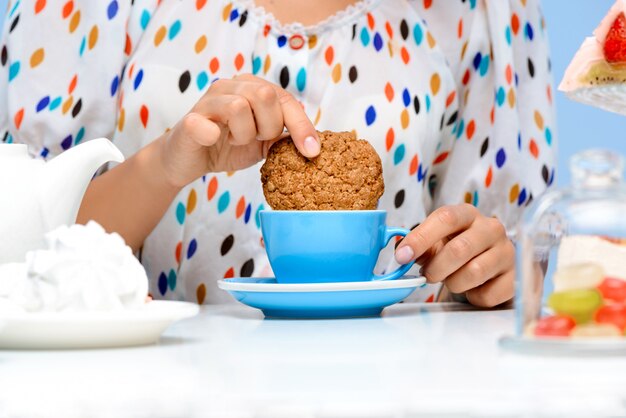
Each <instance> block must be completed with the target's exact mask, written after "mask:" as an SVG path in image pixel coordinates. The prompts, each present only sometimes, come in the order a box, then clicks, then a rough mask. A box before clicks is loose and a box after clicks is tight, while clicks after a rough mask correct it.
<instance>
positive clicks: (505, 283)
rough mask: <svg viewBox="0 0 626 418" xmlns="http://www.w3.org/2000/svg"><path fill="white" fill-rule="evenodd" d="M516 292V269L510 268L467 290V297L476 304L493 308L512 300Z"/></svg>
mask: <svg viewBox="0 0 626 418" xmlns="http://www.w3.org/2000/svg"><path fill="white" fill-rule="evenodd" d="M514 294H515V271H514V270H509V271H507V272H506V273H504V274H502V275H500V276H498V277H496V278H494V279H491V280H489V281H487V282H485V283H484V284H482V285H480V286H478V287H475V288H473V289H470V290H468V291H467V292H465V297H467V300H468V302H469V303H471V304H472V305H474V306H480V307H483V308H493V307H494V306H498V305H500V304H502V303H504V302H508V301H510V300H511V299H512V298H513V295H514Z"/></svg>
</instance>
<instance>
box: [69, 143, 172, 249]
mask: <svg viewBox="0 0 626 418" xmlns="http://www.w3.org/2000/svg"><path fill="white" fill-rule="evenodd" d="M163 139H164V138H163V137H161V138H159V139H157V140H155V141H153V142H152V143H151V144H150V145H148V146H146V147H144V148H143V149H141V150H140V151H139V152H137V153H136V154H135V155H133V156H132V157H131V158H129V159H128V160H126V161H125V162H124V163H122V164H120V165H118V166H116V167H115V168H113V169H112V170H109V171H107V172H106V173H104V174H103V175H101V176H98V177H96V178H95V179H94V180H93V181H92V182H91V184H90V185H89V187H88V188H87V192H86V193H85V196H84V198H83V201H82V203H81V206H80V210H79V212H78V219H77V222H78V223H86V222H87V221H89V220H95V221H97V222H98V223H100V224H101V225H102V226H103V227H104V228H105V229H106V230H107V231H109V232H117V233H119V234H120V235H121V236H122V237H123V238H124V239H125V240H126V243H127V244H128V245H130V247H131V248H132V249H133V250H134V251H136V250H138V249H139V248H141V246H142V245H143V242H144V240H145V239H146V237H147V236H148V235H149V234H150V232H151V231H152V230H153V229H154V228H155V227H156V225H157V223H158V222H159V221H160V220H161V218H162V217H163V214H164V213H165V211H166V210H167V208H168V207H169V205H170V204H171V202H172V200H173V199H174V198H175V197H176V194H177V193H178V192H179V191H180V188H178V187H175V186H173V185H171V184H170V183H168V181H167V177H166V173H165V170H164V169H163V165H162V164H161V161H162V159H161V158H162V155H161V153H162V150H163V147H162V141H163Z"/></svg>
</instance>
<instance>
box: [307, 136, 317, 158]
mask: <svg viewBox="0 0 626 418" xmlns="http://www.w3.org/2000/svg"><path fill="white" fill-rule="evenodd" d="M304 150H305V151H306V152H307V154H309V156H310V157H315V156H317V155H318V154H319V153H320V144H319V142H317V140H316V139H315V138H313V137H312V136H307V137H306V138H305V139H304Z"/></svg>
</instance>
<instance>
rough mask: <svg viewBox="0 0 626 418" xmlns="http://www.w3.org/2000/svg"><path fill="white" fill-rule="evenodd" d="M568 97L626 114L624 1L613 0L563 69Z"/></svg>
mask: <svg viewBox="0 0 626 418" xmlns="http://www.w3.org/2000/svg"><path fill="white" fill-rule="evenodd" d="M559 90H561V91H563V92H565V93H566V94H567V95H568V96H569V97H570V98H572V99H574V100H577V101H580V102H582V103H587V104H590V105H593V106H596V107H599V108H602V109H605V110H609V111H612V112H617V113H621V114H624V115H626V0H617V1H616V2H615V4H614V5H613V7H611V9H610V10H609V12H608V13H607V15H606V16H605V17H604V19H602V22H600V25H599V26H598V27H597V28H596V30H595V31H594V32H593V36H592V37H589V38H586V39H585V40H584V42H583V44H582V45H581V47H580V48H579V50H578V52H576V55H575V56H574V59H573V60H572V62H571V63H570V65H569V66H568V68H567V70H566V71H565V76H564V77H563V80H562V81H561V84H560V85H559Z"/></svg>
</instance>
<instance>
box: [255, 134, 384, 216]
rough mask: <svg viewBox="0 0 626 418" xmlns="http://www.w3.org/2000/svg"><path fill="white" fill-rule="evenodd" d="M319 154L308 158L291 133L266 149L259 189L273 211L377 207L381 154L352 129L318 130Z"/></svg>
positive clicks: (379, 190) (381, 177)
mask: <svg viewBox="0 0 626 418" xmlns="http://www.w3.org/2000/svg"><path fill="white" fill-rule="evenodd" d="M318 134H319V138H320V142H321V151H320V155H319V156H317V157H316V158H313V159H311V160H309V159H308V158H306V157H304V156H303V155H302V154H300V153H299V152H298V150H297V149H296V147H295V145H294V144H293V142H292V140H291V138H285V139H281V140H280V141H278V142H276V143H275V144H274V145H272V147H271V148H270V149H269V152H268V156H267V160H266V161H265V163H264V164H263V166H262V167H261V181H262V183H263V194H264V195H265V199H266V200H267V203H268V204H269V205H270V206H271V207H272V208H273V209H275V210H371V209H376V206H377V204H378V199H379V198H380V196H382V194H383V192H384V190H385V185H384V182H383V168H382V163H381V161H380V157H379V156H378V154H377V153H376V150H375V149H374V147H372V145H371V144H370V143H369V142H367V141H365V140H363V139H359V140H357V139H356V137H355V136H354V134H352V133H351V132H331V131H324V132H319V133H318Z"/></svg>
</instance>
